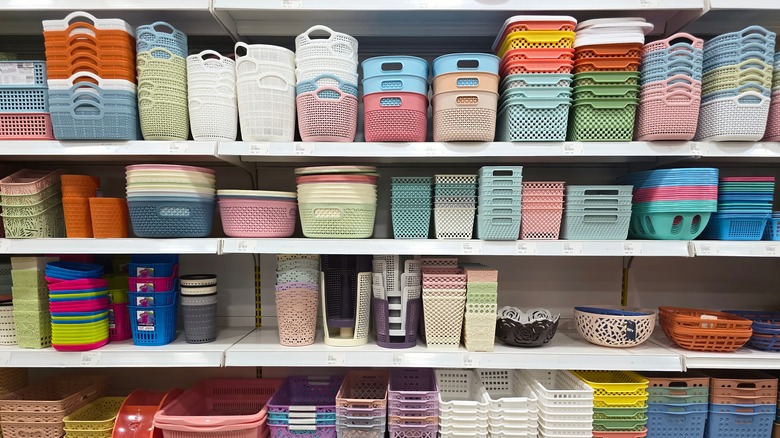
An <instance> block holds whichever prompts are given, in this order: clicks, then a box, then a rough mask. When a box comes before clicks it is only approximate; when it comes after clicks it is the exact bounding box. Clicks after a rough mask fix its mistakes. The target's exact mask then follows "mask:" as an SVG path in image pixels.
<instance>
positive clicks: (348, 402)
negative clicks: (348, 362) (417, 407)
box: [336, 371, 389, 416]
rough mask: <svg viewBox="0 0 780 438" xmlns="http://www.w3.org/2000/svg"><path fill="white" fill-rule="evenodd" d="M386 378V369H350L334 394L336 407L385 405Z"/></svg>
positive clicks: (371, 407)
mask: <svg viewBox="0 0 780 438" xmlns="http://www.w3.org/2000/svg"><path fill="white" fill-rule="evenodd" d="M388 380H389V375H388V373H387V372H386V371H350V372H349V374H347V376H346V377H345V378H344V381H343V382H342V384H341V388H339V392H338V394H336V407H337V408H339V407H341V408H351V409H376V408H383V407H386V406H387V383H388ZM337 413H338V412H337ZM383 416H384V415H383Z"/></svg>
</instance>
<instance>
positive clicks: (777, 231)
mask: <svg viewBox="0 0 780 438" xmlns="http://www.w3.org/2000/svg"><path fill="white" fill-rule="evenodd" d="M762 240H780V218H774V217H770V218H769V219H767V221H766V228H764V235H763V236H762Z"/></svg>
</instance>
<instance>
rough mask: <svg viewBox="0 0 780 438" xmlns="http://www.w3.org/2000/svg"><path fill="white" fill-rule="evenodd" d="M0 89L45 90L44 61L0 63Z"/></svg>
mask: <svg viewBox="0 0 780 438" xmlns="http://www.w3.org/2000/svg"><path fill="white" fill-rule="evenodd" d="M0 72H3V73H0V89H2V88H18V87H25V88H47V84H46V78H47V74H46V62H45V61H0Z"/></svg>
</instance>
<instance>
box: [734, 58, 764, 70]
mask: <svg viewBox="0 0 780 438" xmlns="http://www.w3.org/2000/svg"><path fill="white" fill-rule="evenodd" d="M735 67H737V69H738V70H739V71H743V70H748V69H751V68H756V69H758V70H760V71H764V70H765V69H766V64H764V63H763V62H761V61H759V60H757V59H746V60H744V61H742V62H740V63H739V64H737V65H735Z"/></svg>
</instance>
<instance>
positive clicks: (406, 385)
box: [387, 368, 439, 438]
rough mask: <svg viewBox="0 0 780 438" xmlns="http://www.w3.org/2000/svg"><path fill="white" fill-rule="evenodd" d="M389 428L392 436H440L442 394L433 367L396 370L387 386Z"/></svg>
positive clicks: (426, 437)
mask: <svg viewBox="0 0 780 438" xmlns="http://www.w3.org/2000/svg"><path fill="white" fill-rule="evenodd" d="M387 423H388V425H387V429H388V431H389V432H390V436H392V437H423V438H433V437H436V436H437V432H438V429H439V426H438V425H439V391H438V389H437V387H436V376H435V375H434V373H433V370H432V369H430V368H415V369H411V368H392V369H391V370H390V383H389V385H388V386H387Z"/></svg>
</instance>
